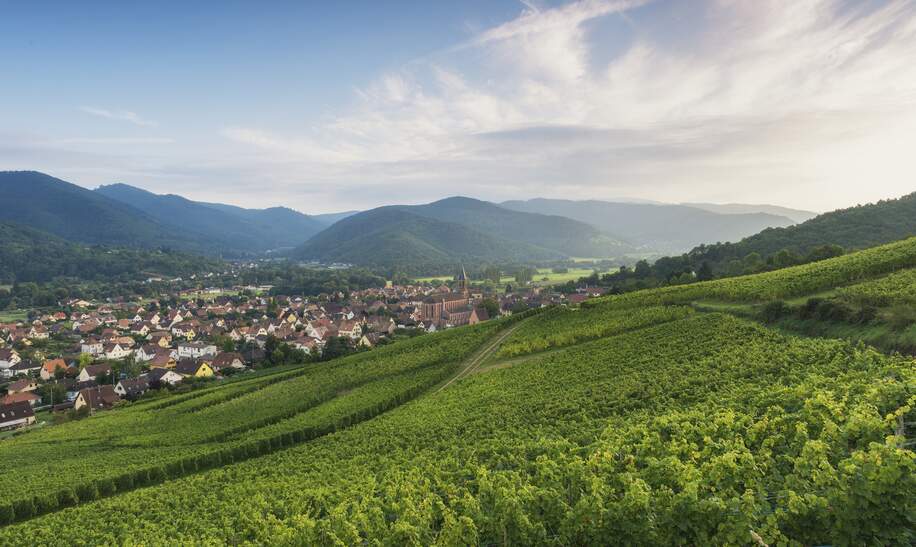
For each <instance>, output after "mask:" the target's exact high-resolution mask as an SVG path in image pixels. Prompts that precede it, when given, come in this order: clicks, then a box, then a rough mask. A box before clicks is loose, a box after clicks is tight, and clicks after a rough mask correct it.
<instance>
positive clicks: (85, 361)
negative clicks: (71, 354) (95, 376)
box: [78, 353, 93, 370]
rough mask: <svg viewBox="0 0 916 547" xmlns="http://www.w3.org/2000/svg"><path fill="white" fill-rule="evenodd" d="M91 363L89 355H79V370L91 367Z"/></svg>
mask: <svg viewBox="0 0 916 547" xmlns="http://www.w3.org/2000/svg"><path fill="white" fill-rule="evenodd" d="M92 361H93V358H92V354H89V353H80V356H79V359H78V362H79V368H80V370H83V369H84V368H86V367H87V366H89V365H91V364H92Z"/></svg>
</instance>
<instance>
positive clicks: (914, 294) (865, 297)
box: [838, 268, 916, 306]
mask: <svg viewBox="0 0 916 547" xmlns="http://www.w3.org/2000/svg"><path fill="white" fill-rule="evenodd" d="M838 295H839V296H841V297H843V298H846V299H849V300H852V301H856V302H862V303H866V304H872V305H875V306H888V305H891V304H898V303H900V304H916V268H909V269H906V270H901V271H899V272H894V273H892V274H890V275H887V276H885V277H881V278H878V279H873V280H870V281H865V282H863V283H858V284H856V285H852V286H850V287H845V288H843V289H840V290H839V291H838Z"/></svg>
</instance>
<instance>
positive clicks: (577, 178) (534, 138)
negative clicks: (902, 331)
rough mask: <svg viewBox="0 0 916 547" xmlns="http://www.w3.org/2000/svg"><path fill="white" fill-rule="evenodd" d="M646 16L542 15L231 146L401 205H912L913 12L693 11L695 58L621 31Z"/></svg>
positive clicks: (828, 0) (736, 1)
mask: <svg viewBox="0 0 916 547" xmlns="http://www.w3.org/2000/svg"><path fill="white" fill-rule="evenodd" d="M645 4H646V2H639V1H630V2H619V1H617V2H614V1H600V0H585V1H582V2H575V3H571V4H567V5H563V6H560V7H555V8H552V9H541V10H538V9H536V8H533V7H532V6H527V5H526V8H525V9H524V10H523V11H522V12H521V14H520V15H519V16H518V17H517V18H515V19H513V20H511V21H508V22H506V23H505V24H502V25H499V26H496V27H493V28H490V29H487V30H484V31H482V32H480V33H478V34H477V35H475V36H472V37H471V38H470V39H469V40H468V41H467V42H465V43H463V44H460V45H458V46H457V47H455V48H453V49H452V50H449V51H448V52H446V53H445V54H443V55H439V56H435V57H433V58H430V59H424V60H423V61H422V62H418V63H411V64H410V65H408V66H406V67H404V68H402V69H400V70H396V71H392V72H389V73H386V74H384V75H382V76H380V77H379V78H378V79H377V80H376V81H374V82H372V83H371V84H369V85H367V86H366V87H365V88H363V89H360V90H358V91H357V94H356V101H355V103H354V104H353V105H352V107H350V108H349V109H346V110H343V111H340V112H338V113H337V114H336V115H334V116H333V117H332V118H331V119H330V120H328V121H326V122H324V123H322V124H317V125H314V126H312V127H309V128H307V130H304V131H303V132H302V133H301V134H299V135H295V136H283V135H279V134H276V133H274V132H271V131H269V130H267V129H261V128H233V129H231V130H228V131H224V132H223V135H224V136H225V137H227V138H229V139H231V140H233V141H234V142H237V143H244V144H247V145H250V146H255V147H258V148H260V149H262V150H265V151H270V152H271V154H273V156H272V159H273V160H274V161H278V160H281V159H282V160H285V161H287V162H289V163H290V165H295V169H296V170H297V173H299V174H301V173H303V172H311V173H314V174H315V176H316V177H328V178H327V179H325V180H326V181H327V182H332V183H333V182H335V181H339V182H340V184H341V185H342V187H343V188H351V187H352V184H354V181H357V182H358V181H363V185H364V186H366V187H369V186H372V187H378V186H380V185H385V184H387V185H388V186H387V188H388V189H389V191H390V193H395V192H397V193H399V194H402V195H416V192H418V191H419V188H420V187H421V186H420V185H422V191H423V192H427V193H428V192H435V191H438V192H439V195H446V194H450V193H461V192H465V193H470V192H469V191H468V190H469V189H474V190H476V191H477V192H478V195H482V196H485V197H492V198H502V197H510V196H511V195H513V194H515V195H518V194H521V195H524V196H532V195H539V194H542V195H548V194H549V195H568V192H570V191H575V192H576V194H573V195H577V196H578V197H583V198H584V197H602V196H614V195H620V194H621V193H630V194H632V195H634V196H640V197H649V198H656V199H671V200H694V201H695V200H696V199H695V198H698V197H703V199H711V200H715V199H722V200H755V201H777V202H783V203H792V204H796V205H802V206H808V207H814V208H822V209H825V208H829V207H836V206H841V205H845V204H847V203H849V201H850V200H869V199H876V198H880V197H888V196H891V195H894V194H902V193H904V192H905V191H908V190H912V180H913V177H914V175H916V160H914V159H913V155H912V154H909V153H907V152H906V151H905V150H903V149H902V148H901V144H900V143H902V142H906V140H907V137H906V136H907V135H910V136H911V135H912V134H913V133H914V132H916V64H914V63H913V62H912V59H914V58H916V17H914V14H916V9H914V3H913V2H911V1H890V2H885V3H881V4H878V5H876V4H874V3H869V4H864V3H855V2H841V1H838V0H811V1H797V0H787V1H768V0H746V1H743V0H714V1H709V2H705V3H703V4H695V3H691V7H693V8H694V9H695V10H696V11H697V13H699V15H698V16H697V20H696V21H694V22H692V23H694V24H696V25H697V28H696V29H695V31H693V32H691V33H689V34H688V33H687V32H684V35H685V36H687V38H686V39H687V43H686V44H685V43H684V41H683V40H681V41H678V42H674V41H672V40H670V39H669V37H668V36H666V35H665V33H664V32H662V31H659V30H657V29H656V30H655V31H654V32H637V31H634V29H633V26H631V25H630V23H625V24H622V25H620V26H614V21H617V22H620V21H621V18H620V17H617V16H618V15H625V17H626V19H627V21H630V22H632V23H633V25H634V26H637V27H639V26H640V24H639V22H640V18H641V17H643V16H644V15H645V13H643V11H641V10H640V8H642V7H644V6H645ZM652 7H653V10H655V12H656V15H658V14H659V13H660V14H661V16H664V14H665V10H666V9H669V7H668V6H667V5H657V6H652ZM670 9H673V8H670ZM684 24H688V23H684ZM614 33H616V34H614ZM607 35H613V36H616V38H617V40H618V42H620V43H621V44H622V45H618V47H617V48H616V50H615V51H614V53H613V54H612V55H611V56H610V57H609V58H608V57H606V56H602V55H599V53H602V51H600V50H601V47H602V45H601V40H599V39H598V38H607ZM599 59H601V60H600V61H599ZM877 175H880V176H881V177H882V179H881V180H880V182H878V181H874V180H873V179H874V177H875V176H877ZM866 179H867V180H870V181H873V182H872V184H870V185H863V184H862V182H863V181H864V180H866ZM388 201H391V200H390V199H389V200H388Z"/></svg>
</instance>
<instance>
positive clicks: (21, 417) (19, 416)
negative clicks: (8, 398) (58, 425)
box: [0, 402, 35, 431]
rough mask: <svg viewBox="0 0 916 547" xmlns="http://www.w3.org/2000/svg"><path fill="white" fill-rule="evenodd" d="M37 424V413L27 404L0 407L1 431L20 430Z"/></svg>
mask: <svg viewBox="0 0 916 547" xmlns="http://www.w3.org/2000/svg"><path fill="white" fill-rule="evenodd" d="M34 423H35V411H33V410H32V405H30V404H29V403H25V402H20V403H13V404H9V405H2V406H0V430H2V431H5V430H8V429H18V428H20V427H26V426H30V425H32V424H34Z"/></svg>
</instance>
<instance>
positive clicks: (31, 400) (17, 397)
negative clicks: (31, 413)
mask: <svg viewBox="0 0 916 547" xmlns="http://www.w3.org/2000/svg"><path fill="white" fill-rule="evenodd" d="M39 401H41V397H39V396H38V395H36V394H34V393H32V392H31V391H23V392H20V393H8V394H6V396H4V397H3V400H2V401H0V404H4V405H13V404H16V403H26V404H28V405H29V406H35V405H37V404H38V403H39Z"/></svg>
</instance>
